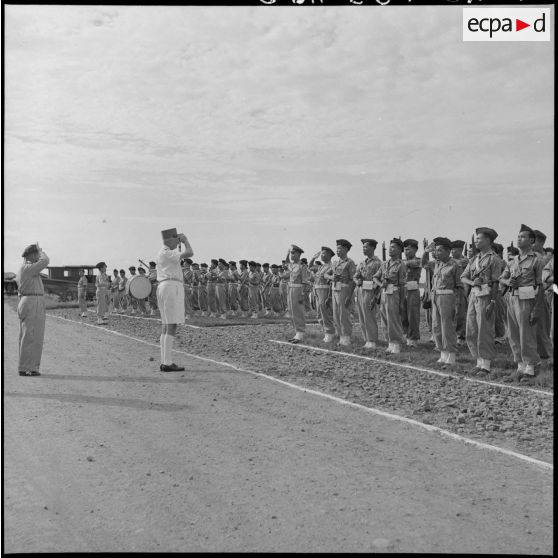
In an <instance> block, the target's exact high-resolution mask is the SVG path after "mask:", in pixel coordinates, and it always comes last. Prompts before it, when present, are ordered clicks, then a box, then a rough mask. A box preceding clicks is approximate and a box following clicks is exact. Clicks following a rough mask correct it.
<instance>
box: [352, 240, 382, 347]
mask: <svg viewBox="0 0 558 558" xmlns="http://www.w3.org/2000/svg"><path fill="white" fill-rule="evenodd" d="M361 242H362V252H363V253H364V255H365V256H366V259H365V260H364V261H363V262H360V263H359V264H358V266H357V269H356V272H355V276H354V281H355V284H356V288H357V308H358V319H359V322H360V329H361V331H362V335H363V337H364V341H365V344H364V348H365V349H375V348H376V343H377V342H378V317H377V316H378V310H377V305H376V304H372V299H373V298H374V296H375V292H374V291H375V285H374V282H373V281H372V278H373V277H374V275H375V274H376V272H377V271H378V270H379V269H380V267H381V266H382V260H380V258H378V257H377V256H375V255H374V250H376V246H377V245H378V242H377V241H376V240H374V239H373V238H363V239H361Z"/></svg>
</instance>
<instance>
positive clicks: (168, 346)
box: [165, 333, 174, 364]
mask: <svg viewBox="0 0 558 558" xmlns="http://www.w3.org/2000/svg"><path fill="white" fill-rule="evenodd" d="M166 337H167V339H166V341H165V364H172V345H173V341H174V335H169V334H168V333H167V335H166Z"/></svg>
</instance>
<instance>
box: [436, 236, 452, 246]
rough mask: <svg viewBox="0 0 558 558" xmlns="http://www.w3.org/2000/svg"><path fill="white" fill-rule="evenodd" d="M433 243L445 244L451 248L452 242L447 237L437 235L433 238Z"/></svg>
mask: <svg viewBox="0 0 558 558" xmlns="http://www.w3.org/2000/svg"><path fill="white" fill-rule="evenodd" d="M434 244H435V245H436V246H445V247H446V248H453V246H452V244H453V242H452V241H451V240H450V239H449V238H446V237H445V236H437V237H436V238H435V239H434Z"/></svg>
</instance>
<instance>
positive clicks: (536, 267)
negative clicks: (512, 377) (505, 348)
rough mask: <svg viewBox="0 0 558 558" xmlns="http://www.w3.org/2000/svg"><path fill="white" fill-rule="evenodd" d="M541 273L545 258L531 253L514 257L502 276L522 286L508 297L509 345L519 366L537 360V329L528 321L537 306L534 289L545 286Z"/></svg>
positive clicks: (531, 363)
mask: <svg viewBox="0 0 558 558" xmlns="http://www.w3.org/2000/svg"><path fill="white" fill-rule="evenodd" d="M542 270H543V261H542V259H541V258H540V257H538V256H537V255H536V254H535V252H533V251H530V252H528V253H527V254H525V255H523V256H521V255H518V256H514V257H513V258H512V260H511V262H510V263H509V265H508V266H507V268H506V269H505V270H504V272H503V273H502V275H501V278H502V279H509V278H510V277H515V278H517V279H518V284H519V286H518V288H515V289H512V288H510V289H509V291H508V296H507V297H506V304H507V322H508V333H509V343H510V347H511V350H512V353H513V359H514V361H515V362H516V363H524V364H530V365H535V364H536V363H537V361H538V354H537V326H536V325H531V324H530V323H529V318H530V316H531V312H532V311H533V308H534V307H535V299H536V293H535V288H536V287H537V286H540V285H541V284H542ZM520 287H522V288H521V289H520ZM524 297H527V298H524Z"/></svg>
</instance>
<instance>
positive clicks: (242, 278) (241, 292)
mask: <svg viewBox="0 0 558 558" xmlns="http://www.w3.org/2000/svg"><path fill="white" fill-rule="evenodd" d="M249 275H250V272H249V271H248V270H247V269H244V270H243V271H239V273H238V282H239V286H238V298H239V304H240V310H241V311H242V312H248V311H249V309H250V305H249V303H248V298H249V287H248V281H249V278H250V277H249Z"/></svg>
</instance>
